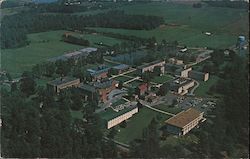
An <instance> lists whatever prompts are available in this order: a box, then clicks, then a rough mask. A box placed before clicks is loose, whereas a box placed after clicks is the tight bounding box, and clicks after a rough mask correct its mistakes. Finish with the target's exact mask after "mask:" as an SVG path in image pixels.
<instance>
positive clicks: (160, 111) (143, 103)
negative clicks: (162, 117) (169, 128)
mask: <svg viewBox="0 0 250 159" xmlns="http://www.w3.org/2000/svg"><path fill="white" fill-rule="evenodd" d="M140 103H141V104H142V105H144V106H145V107H147V108H149V109H152V110H154V111H156V112H159V113H163V114H167V115H170V116H175V114H172V113H169V112H165V111H163V110H160V109H156V108H154V107H151V106H150V105H147V104H146V103H145V102H144V101H142V100H140Z"/></svg>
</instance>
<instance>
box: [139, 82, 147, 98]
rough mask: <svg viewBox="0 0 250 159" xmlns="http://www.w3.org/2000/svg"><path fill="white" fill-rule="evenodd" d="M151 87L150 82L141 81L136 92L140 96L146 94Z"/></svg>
mask: <svg viewBox="0 0 250 159" xmlns="http://www.w3.org/2000/svg"><path fill="white" fill-rule="evenodd" d="M149 89H150V88H149V85H148V83H141V84H139V85H138V86H137V88H136V94H137V95H139V96H141V95H144V94H145V93H146V92H147V91H148V90H149Z"/></svg>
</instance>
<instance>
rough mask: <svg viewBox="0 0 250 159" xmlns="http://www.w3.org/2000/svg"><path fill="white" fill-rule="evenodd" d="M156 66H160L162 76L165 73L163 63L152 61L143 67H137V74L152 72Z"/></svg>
mask: <svg viewBox="0 0 250 159" xmlns="http://www.w3.org/2000/svg"><path fill="white" fill-rule="evenodd" d="M156 66H160V69H161V73H162V74H163V73H164V72H165V61H161V60H157V61H153V62H150V63H147V64H145V65H142V66H139V67H138V70H139V73H144V72H147V71H149V72H154V68H155V67H156Z"/></svg>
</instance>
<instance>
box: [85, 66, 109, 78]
mask: <svg viewBox="0 0 250 159" xmlns="http://www.w3.org/2000/svg"><path fill="white" fill-rule="evenodd" d="M109 70H110V68H109V67H106V66H105V65H102V66H98V67H97V68H96V69H87V71H88V72H89V73H90V76H91V78H92V81H98V80H102V79H104V78H107V77H108V72H109Z"/></svg>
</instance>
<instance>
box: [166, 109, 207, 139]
mask: <svg viewBox="0 0 250 159" xmlns="http://www.w3.org/2000/svg"><path fill="white" fill-rule="evenodd" d="M203 114H204V113H203V112H199V111H198V110H196V109H194V108H189V109H188V110H185V111H182V112H180V113H178V114H177V115H175V116H173V117H172V118H170V119H168V120H166V121H165V124H166V125H165V130H166V131H167V132H169V133H172V134H175V135H178V136H180V135H185V134H187V133H188V132H189V131H190V130H192V129H193V128H195V127H196V126H198V124H199V123H200V122H203V121H204V120H205V119H204V118H203Z"/></svg>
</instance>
